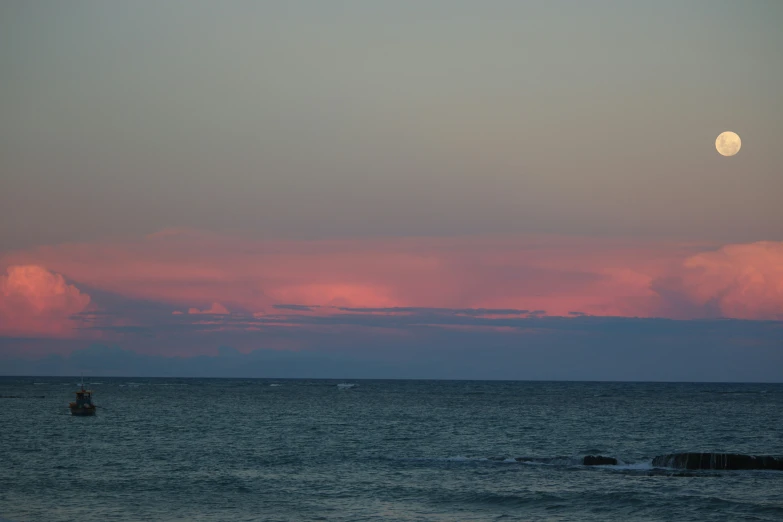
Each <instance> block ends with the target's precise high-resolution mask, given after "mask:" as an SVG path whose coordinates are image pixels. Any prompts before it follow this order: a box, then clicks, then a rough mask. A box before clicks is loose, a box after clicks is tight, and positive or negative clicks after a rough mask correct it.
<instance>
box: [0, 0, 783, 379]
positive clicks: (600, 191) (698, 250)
mask: <svg viewBox="0 0 783 522" xmlns="http://www.w3.org/2000/svg"><path fill="white" fill-rule="evenodd" d="M781 24H783V4H781V3H780V2H778V1H775V0H768V1H764V0H758V1H754V2H748V3H741V2H729V1H722V0H720V1H719V0H693V1H689V2H677V1H657V2H643V1H634V2H620V1H605V0H595V1H593V2H579V1H557V0H552V1H546V2H544V1H542V2H536V1H531V2H516V1H502V0H494V1H493V0H486V1H483V2H476V1H463V0H428V1H423V2H422V1H416V2H414V1H407V0H400V1H395V2H367V1H358V0H356V1H348V0H334V1H331V2H321V1H315V0H309V1H308V0H297V1H290V2H264V1H241V0H229V1H226V2H209V1H199V0H188V1H185V0H169V1H167V2H154V1H151V0H139V1H137V2H132V3H128V2H119V1H113V0H106V1H97V0H95V1H85V0H74V1H71V2H57V1H53V0H42V1H38V2H28V1H24V0H7V1H5V2H3V3H2V4H0V78H2V80H1V81H0V373H3V366H5V367H6V371H7V372H16V373H18V372H23V373H24V372H25V371H29V372H35V371H46V372H55V373H58V372H60V373H62V372H67V371H73V372H75V371H76V367H77V366H78V365H79V364H81V365H84V364H86V363H85V362H84V361H86V360H89V357H86V356H85V355H84V354H85V353H86V354H91V357H93V360H102V361H103V360H105V366H100V365H99V366H96V367H94V368H93V371H95V372H98V373H99V372H109V373H111V371H115V370H111V368H113V367H115V366H116V364H115V363H116V360H115V359H116V357H121V358H122V357H136V358H135V359H133V361H134V362H133V364H132V365H131V366H128V367H133V368H136V370H134V371H135V372H137V373H144V374H148V373H150V372H152V373H155V372H156V371H160V372H162V371H164V370H163V369H164V368H168V369H167V370H165V371H168V372H174V373H177V372H179V374H182V373H187V372H191V373H193V372H195V373H204V372H206V373H210V371H212V370H210V368H215V367H216V366H215V364H217V363H215V361H218V360H219V361H223V359H225V358H226V357H228V358H229V359H231V358H232V357H233V358H234V359H231V360H234V361H235V362H236V360H243V359H241V358H242V357H250V358H251V359H249V360H252V361H254V363H253V364H256V363H257V365H260V366H258V368H261V369H258V368H256V367H255V366H253V364H250V363H249V362H248V361H244V360H243V361H244V362H242V363H237V365H236V366H231V368H233V369H232V370H229V369H226V370H225V372H227V375H228V374H230V375H240V374H242V375H244V374H243V373H242V372H243V371H244V372H245V373H248V372H250V374H252V372H261V373H263V372H267V374H269V375H272V374H274V371H273V368H274V367H275V366H274V364H273V365H272V366H264V364H266V363H264V361H267V359H266V358H268V357H271V356H275V357H277V356H279V357H284V358H285V357H289V359H285V361H287V362H285V364H284V365H283V366H281V367H280V369H279V372H278V373H280V372H282V373H285V374H286V375H288V376H297V375H299V374H301V375H302V376H313V375H322V374H321V373H318V372H319V371H320V370H323V369H324V368H326V367H329V368H333V370H334V371H333V372H332V374H333V375H343V374H345V375H347V376H353V377H361V376H388V377H416V378H425V377H437V378H525V379H528V378H553V379H569V378H572V379H576V378H578V379H588V380H590V379H615V380H628V379H630V380H634V379H651V380H667V379H674V380H683V379H684V380H710V379H713V378H714V379H718V380H731V379H732V375H734V378H736V379H741V380H773V381H783V370H775V368H783V364H781V363H783V205H781V204H780V199H781V196H782V195H783V174H781V173H782V172H783V147H781V146H780V143H783V126H781V124H780V122H781V121H783V98H781V97H780V94H779V93H780V92H783V63H782V62H781V60H780V56H781V53H783V32H781V31H780V30H779V28H780V26H781ZM723 131H734V132H736V133H738V134H739V135H740V137H741V138H742V149H741V150H740V152H739V153H738V154H737V155H736V156H733V157H723V156H721V155H719V154H718V153H717V152H716V150H715V139H716V137H717V136H718V135H719V134H720V133H721V132H723ZM449 350H453V352H450V351H449ZM618 350H619V351H618ZM673 350H674V351H673ZM234 351H236V352H237V353H235V352H234ZM678 353H679V354H682V356H683V357H686V358H688V357H690V358H692V360H694V361H697V360H701V361H706V360H709V361H711V362H710V364H707V365H699V364H693V365H690V366H686V367H685V368H686V370H682V369H674V368H672V367H671V365H668V366H667V364H666V361H667V358H669V357H671V356H672V355H673V354H678ZM79 354H82V355H79ZM118 354H120V355H118ZM129 354H130V355H129ZM254 354H255V355H254ZM270 354H272V355H270ZM444 354H448V355H444ZM586 354H587V355H586ZM51 357H55V359H51ZM112 357H115V359H112ZM204 357H206V358H215V361H212V359H209V360H210V361H212V362H210V363H208V364H206V363H205V364H203V365H202V366H199V365H198V364H196V362H198V361H203V360H205V359H203V358H204ZM237 357H239V359H236V358H237ZM189 358H192V360H193V361H196V362H187V361H188V360H189ZM324 358H330V359H329V360H330V361H332V362H331V363H329V364H326V363H324ZM334 358H336V359H334ZM72 359H73V360H72ZM123 360H124V359H123ZM565 360H570V361H571V363H566V362H564V361H565ZM42 361H43V362H42ZM47 361H48V362H47ZM53 361H54V362H53ZM69 361H70V362H69ZM112 361H114V362H112ZM172 361H178V362H177V363H176V364H174V363H173V362H172ZM335 361H338V362H335ZM575 361H581V363H579V364H577V363H576V362H575ZM223 362H226V361H223ZM267 362H268V361H267ZM213 363H215V364H213ZM36 364H43V366H35V365H36ZM102 364H103V363H102ZM113 364H114V365H115V366H112V365H113ZM172 364H174V366H172ZM177 364H178V365H179V366H177ZM226 364H228V363H226ZM281 364H282V363H281ZM325 364H326V366H325ZM30 365H33V366H30ZM133 365H135V366H133ZM183 365H184V366H183ZM285 365H288V366H285ZM330 365H331V366H330ZM93 366H94V365H93ZM175 366H176V368H175ZM218 366H219V365H218ZM229 366H230V365H229ZM120 367H122V365H120ZM251 367H253V368H256V370H252V371H251V370H249V369H248V368H251ZM263 368H266V370H263V371H262V369H263ZM514 368H515V370H514ZM726 368H730V370H726ZM341 369H342V370H341ZM116 371H119V370H116ZM128 371H130V370H128ZM215 371H217V370H215ZM324 371H325V370H324ZM231 372H234V373H231ZM269 372H271V374H270V373H269ZM286 372H287V373H286ZM297 372H298V373H297ZM341 372H342V373H341ZM727 372H728V373H727ZM327 373H328V372H327ZM332 374H329V375H332ZM323 375H326V374H323ZM272 376H274V375H272Z"/></svg>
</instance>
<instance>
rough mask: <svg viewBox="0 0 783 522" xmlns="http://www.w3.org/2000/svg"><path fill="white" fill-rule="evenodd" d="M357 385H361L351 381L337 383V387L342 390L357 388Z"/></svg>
mask: <svg viewBox="0 0 783 522" xmlns="http://www.w3.org/2000/svg"><path fill="white" fill-rule="evenodd" d="M357 386H359V385H358V384H353V383H350V382H341V383H340V384H338V385H337V387H338V388H339V389H341V390H349V389H351V388H356V387H357Z"/></svg>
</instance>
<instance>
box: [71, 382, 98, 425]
mask: <svg viewBox="0 0 783 522" xmlns="http://www.w3.org/2000/svg"><path fill="white" fill-rule="evenodd" d="M68 407H69V408H70V409H71V415H80V416H85V415H95V405H94V404H93V403H92V391H90V390H85V389H84V379H82V389H81V390H78V391H77V392H76V401H75V402H70V403H68Z"/></svg>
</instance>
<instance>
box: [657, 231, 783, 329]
mask: <svg viewBox="0 0 783 522" xmlns="http://www.w3.org/2000/svg"><path fill="white" fill-rule="evenodd" d="M655 285H657V286H658V287H659V288H660V291H661V292H662V293H663V294H664V295H665V294H667V293H669V294H671V295H672V297H673V298H672V299H670V301H669V303H670V304H671V307H672V308H671V310H670V311H669V313H671V314H681V315H686V316H694V315H695V316H703V315H712V316H721V317H732V318H737V319H772V320H783V242H772V241H763V242H758V243H752V244H742V245H726V246H724V247H722V248H720V249H718V250H714V251H709V252H702V253H699V254H696V255H694V256H690V257H688V258H687V259H685V260H684V261H683V262H682V264H681V266H680V267H679V268H678V269H677V270H675V271H673V273H671V274H669V275H668V277H667V278H662V279H660V280H658V281H656V282H655Z"/></svg>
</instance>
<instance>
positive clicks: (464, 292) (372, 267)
mask: <svg viewBox="0 0 783 522" xmlns="http://www.w3.org/2000/svg"><path fill="white" fill-rule="evenodd" d="M781 249H783V243H778V242H766V243H753V244H746V245H725V246H723V247H722V248H720V245H710V244H699V243H676V242H663V241H640V240H630V241H620V240H610V239H588V238H569V237H521V238H520V237H472V238H404V239H356V240H339V241H258V240H252V239H247V238H242V237H234V236H223V235H217V234H210V233H201V232H197V231H189V230H169V231H165V232H164V233H158V234H154V235H152V236H147V237H145V238H141V239H139V240H136V241H132V242H122V243H102V244H69V245H59V246H51V247H41V248H37V249H33V250H28V251H23V252H16V253H12V254H8V255H6V256H5V257H4V258H2V259H0V266H2V265H4V266H10V265H40V266H46V267H47V268H49V269H50V270H54V271H56V272H57V273H59V274H63V275H64V276H66V277H68V278H69V279H71V280H73V281H75V282H77V284H84V285H87V286H89V287H91V288H96V289H100V290H102V291H108V292H112V293H115V294H119V295H121V296H125V297H128V298H132V299H144V300H149V301H155V302H159V303H163V304H166V305H170V306H172V307H173V308H179V309H181V310H188V313H189V314H213V315H227V314H229V310H231V311H232V312H237V313H241V312H245V313H248V314H254V315H255V317H270V318H274V317H278V316H279V318H280V322H281V324H287V322H286V320H285V317H286V316H290V315H292V314H310V315H314V316H319V315H333V314H336V313H340V312H339V310H338V309H337V308H336V307H349V308H350V307H356V308H361V307H366V308H379V309H383V308H394V307H435V308H488V309H524V310H531V311H533V310H545V311H546V313H547V314H549V315H560V316H569V315H571V312H581V313H585V314H589V315H604V316H606V315H612V316H631V317H633V316H637V317H670V318H694V317H713V316H716V315H720V316H726V317H737V318H745V319H768V318H773V319H774V318H780V316H781V315H780V314H781V313H782V312H781V306H783V291H782V290H781V285H783V282H782V281H783V278H782V277H781V270H783V269H782V268H781V267H783V255H781ZM47 273H48V272H47ZM51 275H52V277H54V278H57V277H60V276H55V275H53V274H51ZM62 284H63V285H64V284H65V283H64V282H63V283H62ZM66 286H68V285H66ZM69 288H73V291H75V292H77V294H75V295H77V296H82V298H84V299H87V301H86V302H85V304H84V306H85V307H86V303H89V297H88V296H85V295H84V294H80V293H78V290H77V289H75V288H74V287H73V286H69ZM47 299H48V298H43V301H47ZM74 302H76V303H81V301H79V300H78V299H76V300H75V301H74ZM205 302H206V303H213V304H212V305H211V307H210V308H208V309H203V308H202V307H203V303H205ZM280 304H295V305H311V306H315V307H320V308H312V309H307V310H305V309H294V308H289V309H280V308H276V307H275V305H280ZM52 306H55V307H58V306H60V305H54V304H53V305H52ZM72 308H73V309H77V308H79V307H78V306H73V307H72ZM58 309H59V308H58ZM82 309H83V308H81V309H79V311H80V310H82ZM6 313H10V312H4V315H5V314H6ZM384 313H385V312H384ZM20 320H21V319H19V320H17V321H20ZM36 324H38V323H36ZM41 328H44V327H43V326H41ZM6 331H7V330H6Z"/></svg>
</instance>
